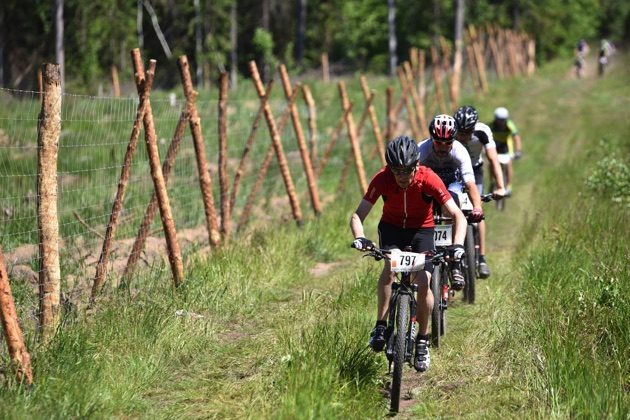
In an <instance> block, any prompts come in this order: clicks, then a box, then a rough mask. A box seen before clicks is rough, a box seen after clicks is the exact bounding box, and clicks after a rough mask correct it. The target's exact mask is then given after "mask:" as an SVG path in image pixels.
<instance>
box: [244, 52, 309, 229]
mask: <svg viewBox="0 0 630 420" xmlns="http://www.w3.org/2000/svg"><path fill="white" fill-rule="evenodd" d="M249 70H250V72H251V74H252V81H253V83H254V86H255V87H256V91H257V92H258V97H259V98H260V100H261V101H262V100H263V98H264V97H265V96H266V93H265V87H264V86H263V84H262V81H261V80H260V74H259V73H258V67H257V66H256V62H255V61H253V60H252V61H250V62H249ZM263 110H264V113H265V119H266V120H267V126H268V127H269V134H270V135H271V142H272V144H273V149H274V151H275V152H276V158H277V159H278V165H279V166H280V173H281V174H282V179H283V181H284V187H285V189H286V192H287V196H288V197H289V203H290V204H291V211H292V212H293V219H294V220H295V222H296V223H297V224H298V226H301V225H302V223H303V220H302V210H300V203H299V201H298V197H297V193H296V192H295V186H294V184H293V179H292V178H291V172H290V171H289V164H288V163H287V159H286V157H285V156H284V149H283V148H282V140H281V138H280V133H279V132H278V129H277V127H276V122H275V121H274V119H273V114H272V112H271V106H269V103H266V104H265V105H264V108H263Z"/></svg>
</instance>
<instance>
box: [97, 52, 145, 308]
mask: <svg viewBox="0 0 630 420" xmlns="http://www.w3.org/2000/svg"><path fill="white" fill-rule="evenodd" d="M132 57H133V52H132ZM151 82H152V80H150V81H148V85H149V86H150V84H151ZM147 95H148V92H146V94H145V92H144V91H142V92H139V99H140V102H139V103H138V109H137V112H136V119H135V121H134V123H133V128H132V129H131V136H130V138H129V144H128V145H127V150H126V152H125V157H124V160H123V167H122V169H121V172H120V178H119V180H118V188H117V189H116V197H115V198H114V204H113V205H112V212H111V214H110V216H109V222H108V223H107V229H106V231H105V239H104V240H103V246H102V248H101V255H100V257H99V259H98V263H97V265H96V275H95V276H94V283H93V284H92V293H91V295H90V304H94V302H95V301H96V295H97V294H98V293H99V292H100V290H101V286H102V284H103V282H104V280H105V274H106V272H107V261H108V259H109V253H110V248H111V243H112V240H113V237H114V232H115V231H116V226H117V225H118V216H119V215H120V212H121V210H122V206H123V201H124V199H125V192H126V191H127V182H128V181H129V176H130V173H131V163H132V160H133V155H134V153H135V151H136V147H137V145H138V137H139V136H140V128H141V125H142V120H143V118H144V115H145V113H146V109H147V102H148V96H147Z"/></svg>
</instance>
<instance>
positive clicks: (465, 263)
mask: <svg viewBox="0 0 630 420" xmlns="http://www.w3.org/2000/svg"><path fill="white" fill-rule="evenodd" d="M457 195H458V202H459V207H460V209H461V210H462V213H464V216H466V219H467V221H468V226H467V227H466V237H465V239H464V252H465V254H464V257H463V258H462V261H461V268H462V273H463V275H464V279H465V281H466V285H465V286H464V290H463V298H464V301H465V302H467V303H470V304H473V303H475V297H476V284H477V278H478V277H479V264H480V255H481V254H480V238H479V224H478V223H473V222H471V221H470V220H469V217H470V214H471V213H472V210H473V205H472V202H471V201H470V199H469V197H468V194H466V193H465V192H463V191H462V192H459V193H457ZM493 199H494V198H493V196H492V194H491V193H490V194H485V195H482V196H481V201H482V202H485V203H487V202H489V201H491V200H493ZM433 221H434V222H435V237H434V242H435V247H436V249H437V250H438V251H441V252H446V248H447V247H448V246H449V245H451V244H452V243H453V242H452V230H451V229H452V222H453V219H452V218H451V217H448V216H441V215H440V214H439V212H436V214H434V216H433ZM449 264H450V262H448V261H447V262H446V263H445V264H444V265H443V266H441V267H439V268H440V270H438V272H437V273H434V274H433V276H434V277H437V278H439V279H440V282H442V283H444V284H442V288H443V289H445V290H446V292H444V290H443V291H442V294H441V297H440V305H441V306H444V308H446V307H447V306H448V295H449V293H448V279H450V278H451V271H450V268H449ZM434 295H435V293H434ZM434 297H435V296H434ZM436 302H437V300H436ZM440 318H441V323H440V324H438V325H439V328H440V330H445V329H446V317H445V316H444V314H440ZM436 322H437V321H436ZM441 335H443V333H442V334H441ZM432 340H433V341H432V343H433V344H434V345H435V346H436V347H439V344H440V343H439V337H435V336H433V337H432Z"/></svg>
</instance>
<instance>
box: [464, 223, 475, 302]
mask: <svg viewBox="0 0 630 420" xmlns="http://www.w3.org/2000/svg"><path fill="white" fill-rule="evenodd" d="M464 249H465V251H466V255H465V257H464V262H465V265H466V266H465V267H464V269H465V270H464V272H465V274H466V286H465V288H464V299H465V301H466V302H468V303H475V287H476V282H477V264H476V261H475V232H474V230H473V227H472V226H470V225H468V227H467V228H466V239H465V240H464Z"/></svg>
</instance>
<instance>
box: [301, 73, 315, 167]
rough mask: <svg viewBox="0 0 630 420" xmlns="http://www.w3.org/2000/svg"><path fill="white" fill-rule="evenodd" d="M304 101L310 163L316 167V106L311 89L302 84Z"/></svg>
mask: <svg viewBox="0 0 630 420" xmlns="http://www.w3.org/2000/svg"><path fill="white" fill-rule="evenodd" d="M302 93H303V95H304V101H305V102H306V106H307V109H308V131H309V150H310V152H311V163H312V164H313V167H316V166H317V165H316V163H317V108H316V107H315V100H314V99H313V94H312V93H311V89H309V87H308V86H307V85H303V86H302Z"/></svg>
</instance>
